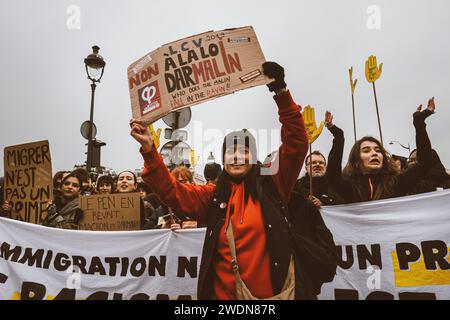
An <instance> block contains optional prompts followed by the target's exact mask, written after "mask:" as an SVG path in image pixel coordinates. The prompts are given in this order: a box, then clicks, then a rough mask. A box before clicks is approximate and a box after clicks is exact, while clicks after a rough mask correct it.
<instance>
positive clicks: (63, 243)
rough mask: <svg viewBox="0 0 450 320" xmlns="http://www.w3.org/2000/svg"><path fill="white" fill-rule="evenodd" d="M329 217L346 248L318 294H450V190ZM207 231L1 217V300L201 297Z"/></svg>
mask: <svg viewBox="0 0 450 320" xmlns="http://www.w3.org/2000/svg"><path fill="white" fill-rule="evenodd" d="M322 215H323V217H324V220H325V222H326V224H327V226H328V227H329V228H330V230H331V232H332V233H333V236H334V239H335V242H336V244H337V246H338V247H337V248H338V249H339V251H338V252H340V253H341V254H340V262H339V267H338V269H337V275H336V277H335V279H334V280H333V282H331V283H326V284H324V285H323V287H322V292H321V295H320V296H319V299H396V300H397V299H438V300H448V299H450V261H449V260H450V254H449V247H450V246H449V244H450V228H449V226H450V190H449V191H441V192H434V193H429V194H424V195H418V196H410V197H403V198H396V199H389V200H382V201H373V202H369V203H361V204H353V205H342V206H335V207H324V208H323V209H322ZM204 233H205V229H190V230H180V231H177V232H172V231H170V230H148V231H133V232H108V231H106V232H95V231H76V230H61V229H51V228H46V227H42V226H37V225H33V224H27V223H23V222H19V221H14V220H8V219H5V218H0V299H20V298H24V299H30V298H34V299H53V298H55V297H57V298H66V299H86V298H89V299H131V298H134V299H139V298H140V299H158V298H159V299H164V298H167V297H170V298H172V299H177V298H180V297H181V296H184V297H191V298H193V299H195V296H196V287H197V276H198V270H199V265H200V260H201V250H202V246H203V239H204ZM74 271H75V272H74Z"/></svg>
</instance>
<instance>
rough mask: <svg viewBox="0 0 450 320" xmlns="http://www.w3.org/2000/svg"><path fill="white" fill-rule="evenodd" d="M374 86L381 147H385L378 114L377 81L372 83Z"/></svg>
mask: <svg viewBox="0 0 450 320" xmlns="http://www.w3.org/2000/svg"><path fill="white" fill-rule="evenodd" d="M372 85H373V94H374V96H375V107H376V108H377V118H378V130H379V131H380V140H381V145H383V134H382V133H381V122H380V113H379V112H378V100H377V91H376V90H375V81H374V82H372Z"/></svg>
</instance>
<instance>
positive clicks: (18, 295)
mask: <svg viewBox="0 0 450 320" xmlns="http://www.w3.org/2000/svg"><path fill="white" fill-rule="evenodd" d="M10 300H20V292H14V293H13V295H12V297H11V299H10Z"/></svg>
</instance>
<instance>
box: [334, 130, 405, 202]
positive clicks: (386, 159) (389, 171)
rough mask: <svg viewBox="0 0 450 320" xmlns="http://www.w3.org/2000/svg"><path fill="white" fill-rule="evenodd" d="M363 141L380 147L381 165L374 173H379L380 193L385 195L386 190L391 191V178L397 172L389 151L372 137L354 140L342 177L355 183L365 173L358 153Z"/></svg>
mask: <svg viewBox="0 0 450 320" xmlns="http://www.w3.org/2000/svg"><path fill="white" fill-rule="evenodd" d="M365 141H371V142H374V143H376V144H377V145H378V147H379V148H380V151H381V154H382V155H383V166H382V167H381V169H380V171H378V172H377V173H376V174H378V175H380V176H381V179H382V193H383V194H384V195H385V196H386V192H388V193H393V190H391V188H390V186H391V185H392V183H393V178H394V177H395V176H396V175H397V174H398V172H397V171H396V170H395V164H394V161H393V160H392V157H391V155H390V154H389V152H387V151H386V149H385V148H384V147H383V145H382V144H381V143H380V141H378V140H377V139H375V138H374V137H370V136H365V137H362V138H361V139H359V140H358V141H356V142H355V144H354V145H353V147H352V149H351V150H350V154H349V156H348V162H347V165H346V166H345V168H344V170H343V171H342V174H343V176H344V178H346V179H348V180H350V181H352V182H353V183H356V184H357V183H358V181H360V180H361V179H362V178H363V177H364V175H365V174H366V172H364V169H363V164H362V161H361V155H360V153H361V144H362V143H363V142H365ZM380 196H381V194H380ZM389 196H391V195H389Z"/></svg>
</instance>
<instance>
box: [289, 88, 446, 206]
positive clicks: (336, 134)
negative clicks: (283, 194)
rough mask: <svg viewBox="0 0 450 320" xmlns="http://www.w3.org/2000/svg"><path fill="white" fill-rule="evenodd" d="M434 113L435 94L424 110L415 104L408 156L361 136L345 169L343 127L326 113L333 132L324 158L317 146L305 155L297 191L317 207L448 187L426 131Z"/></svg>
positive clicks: (443, 170) (444, 171)
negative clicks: (413, 137) (413, 133)
mask: <svg viewBox="0 0 450 320" xmlns="http://www.w3.org/2000/svg"><path fill="white" fill-rule="evenodd" d="M434 112H435V103H434V97H433V98H431V99H429V101H428V106H427V108H426V109H425V110H423V111H422V110H421V106H419V107H418V108H417V110H416V111H415V112H414V114H413V125H414V127H415V129H416V145H417V149H416V150H413V151H412V152H411V154H410V155H409V157H408V158H405V157H400V156H397V155H390V154H389V152H388V151H387V150H386V149H385V148H384V146H383V145H382V143H381V142H380V141H379V140H378V139H376V138H374V137H370V136H365V137H363V138H361V139H359V140H358V141H356V142H355V144H354V145H353V147H352V148H351V151H350V154H349V156H348V160H347V164H346V166H345V167H344V168H343V169H342V168H341V166H342V159H343V150H344V141H345V139H344V132H343V130H342V129H340V128H339V127H338V126H336V125H335V124H334V123H333V115H332V114H331V113H330V112H326V114H325V125H326V127H327V128H328V130H329V131H330V133H331V134H332V136H333V145H332V148H331V151H330V153H329V155H328V163H327V160H326V159H325V156H324V155H323V154H322V153H321V152H320V151H314V152H312V153H311V154H310V155H308V157H307V158H306V160H305V170H306V175H305V176H304V177H302V178H300V179H299V180H298V181H297V186H296V191H297V192H299V193H301V194H302V195H303V196H305V197H308V198H309V199H310V200H311V201H312V202H313V203H314V204H315V205H316V206H318V207H320V206H324V205H325V206H326V205H336V204H344V203H355V202H362V201H371V200H379V199H387V198H393V197H400V196H406V195H414V194H420V193H425V192H432V191H436V190H441V189H448V188H450V175H449V173H448V172H447V171H446V169H445V167H444V165H443V164H442V162H441V160H440V158H439V155H438V153H437V152H436V150H434V149H432V148H431V142H430V139H429V137H428V133H427V131H426V124H425V119H426V118H428V117H429V116H431V115H432V114H433V113H434ZM311 183H312V190H311V188H310V184H311Z"/></svg>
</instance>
